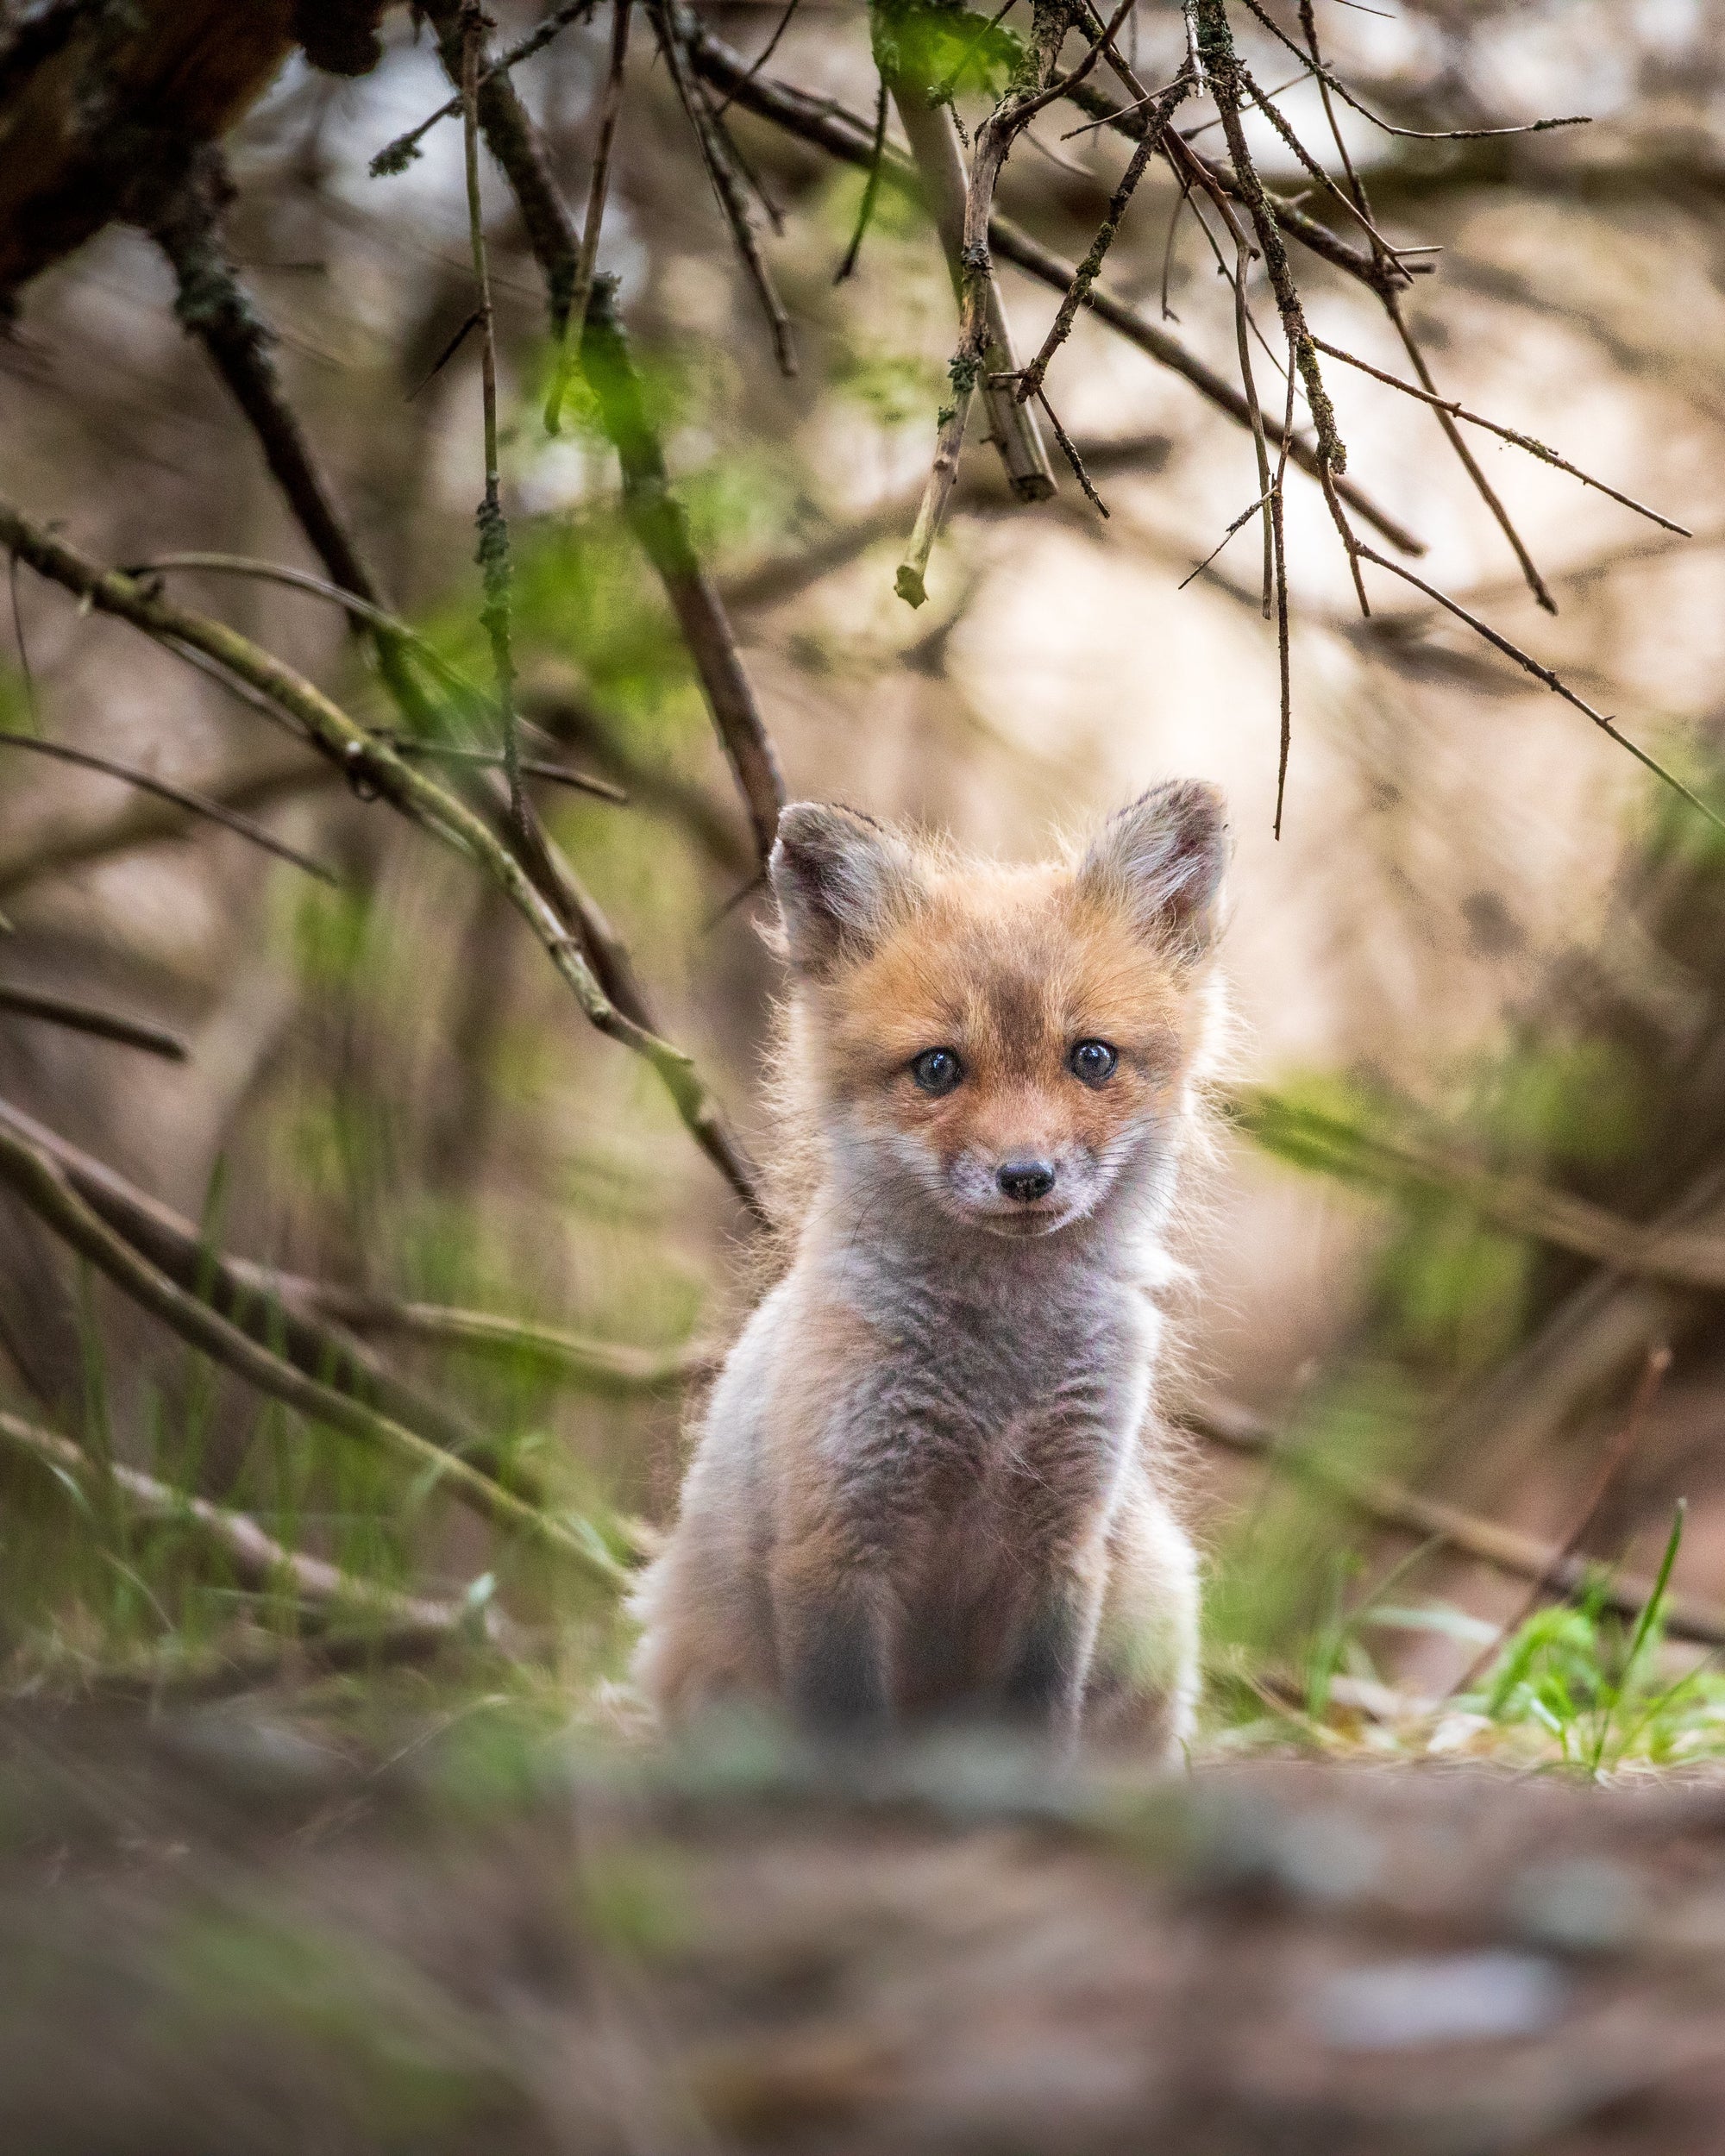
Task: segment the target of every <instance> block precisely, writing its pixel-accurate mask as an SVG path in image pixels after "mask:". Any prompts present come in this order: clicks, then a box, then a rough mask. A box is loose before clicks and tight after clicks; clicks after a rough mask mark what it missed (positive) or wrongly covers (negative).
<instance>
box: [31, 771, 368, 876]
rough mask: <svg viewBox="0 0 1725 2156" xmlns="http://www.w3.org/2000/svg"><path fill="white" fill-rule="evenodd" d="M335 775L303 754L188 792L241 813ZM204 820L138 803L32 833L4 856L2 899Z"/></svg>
mask: <svg viewBox="0 0 1725 2156" xmlns="http://www.w3.org/2000/svg"><path fill="white" fill-rule="evenodd" d="M335 777H336V774H335V773H333V772H332V771H331V770H330V768H329V765H328V764H326V763H321V762H318V761H315V760H314V759H312V758H311V757H308V756H306V755H303V754H302V755H296V756H295V757H294V759H293V761H292V763H291V764H273V765H267V766H265V767H263V768H260V769H255V770H249V771H242V772H240V773H239V774H236V775H235V776H234V777H231V778H211V779H210V780H206V782H205V783H204V785H203V786H202V787H198V788H196V789H188V790H189V791H195V792H196V793H198V797H199V798H200V799H203V800H205V801H210V802H214V803H216V804H217V805H220V806H222V807H223V808H229V809H232V810H234V811H235V812H239V811H242V810H245V809H258V808H265V807H267V806H268V805H270V804H271V803H272V802H274V801H281V800H287V799H292V798H293V797H294V796H295V795H297V794H300V793H309V792H311V791H312V790H313V789H314V788H316V787H324V786H329V785H330V784H331V783H332V782H333V781H334V780H335ZM198 822H199V818H198V816H197V815H195V814H194V813H193V812H192V811H191V809H189V808H185V807H181V806H179V805H177V804H174V803H171V802H157V801H138V802H134V803H133V804H132V805H130V806H129V807H128V808H125V809H122V811H121V812H119V814H118V815H115V816H104V817H101V818H78V820H76V821H74V820H72V819H71V818H64V819H61V820H60V821H57V822H54V823H51V824H48V825H47V828H46V829H45V830H38V831H35V832H33V833H27V834H26V835H25V837H22V839H20V840H18V841H17V842H16V843H15V844H14V845H13V846H12V847H11V848H10V849H9V850H7V851H5V852H3V853H0V897H3V896H9V894H10V893H13V892H15V891H22V890H24V889H26V888H27V887H28V886H29V885H31V884H33V883H38V882H40V881H41V880H42V878H43V877H45V876H53V875H64V874H68V873H70V872H71V871H72V870H74V869H78V868H90V867H91V866H93V865H94V864H95V863H97V862H102V861H109V860H112V859H113V858H114V856H116V855H117V854H125V853H132V852H134V851H136V850H138V849H141V848H143V847H146V846H160V845H163V844H166V843H170V842H172V841H173V840H178V839H183V838H186V837H190V836H191V833H192V832H193V831H194V830H196V829H197V827H198Z"/></svg>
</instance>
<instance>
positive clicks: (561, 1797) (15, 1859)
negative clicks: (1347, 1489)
mask: <svg viewBox="0 0 1725 2156" xmlns="http://www.w3.org/2000/svg"><path fill="white" fill-rule="evenodd" d="M356 1704H357V1711H356ZM0 1940H4V1941H5V1942H6V1946H5V1949H4V1952H3V1953H0V2146H3V2147H7V2148H12V2149H17V2150H19V2151H26V2150H28V2151H29V2152H31V2156H107V2153H108V2152H114V2156H120V2153H121V2152H125V2156H134V2153H135V2152H136V2153H141V2152H145V2151H149V2152H156V2151H162V2152H166V2151H170V2150H171V2151H173V2152H174V2156H204V2152H208V2156H254V2152H256V2153H260V2156H275V2153H276V2152H278V2151H279V2152H281V2153H282V2156H287V2152H290V2151H291V2152H294V2153H295V2156H301V2153H302V2152H307V2151H315V2152H317V2156H347V2153H348V2152H354V2156H361V2153H363V2156H372V2152H376V2151H391V2152H394V2151H401V2152H404V2153H405V2152H407V2151H410V2150H411V2151H412V2152H414V2153H415V2156H424V2153H426V2152H434V2153H435V2152H440V2151H444V2150H449V2151H452V2152H453V2151H455V2150H461V2151H464V2152H465V2151H468V2150H473V2149H476V2148H479V2147H484V2148H486V2150H488V2151H490V2152H495V2153H496V2156H515V2152H517V2151H519V2152H527V2151H532V2152H540V2151H547V2152H549V2151H553V2150H556V2151H580V2152H581V2156H611V2153H612V2152H617V2156H647V2153H648V2152H650V2153H651V2156H682V2152H685V2151H687V2152H690V2156H694V2153H695V2152H711V2151H714V2150H719V2149H738V2150H756V2149H761V2150H771V2151H775V2152H786V2153H787V2156H803V2153H804V2152H806V2153H807V2156H817V2153H819V2156H826V2153H827V2152H831V2153H832V2156H838V2153H839V2152H850V2151H856V2152H864V2151H867V2152H874V2151H881V2152H894V2156H899V2153H900V2152H909V2153H914V2152H919V2151H927V2152H930V2156H934V2152H940V2156H951V2153H952V2152H963V2151H977V2152H984V2151H986V2152H999V2153H1000V2156H1014V2153H1018V2152H1022V2156H1091V2153H1092V2152H1096V2153H1097V2156H1101V2152H1111V2153H1112V2152H1120V2156H1126V2152H1133V2153H1134V2156H1143V2152H1146V2151H1151V2150H1154V2151H1157V2152H1158V2153H1160V2152H1167V2153H1168V2156H1234V2152H1242V2153H1243V2152H1247V2151H1252V2152H1260V2151H1261V2152H1264V2156H1270V2152H1274V2156H1306V2153H1307V2152H1309V2153H1310V2156H1356V2152H1357V2153H1358V2156H1402V2152H1409V2153H1410V2156H1411V2153H1412V2152H1419V2156H1487V2153H1488V2152H1492V2153H1495V2152H1499V2151H1505V2152H1507V2151H1512V2150H1513V2151H1516V2152H1523V2151H1525V2152H1540V2153H1541V2156H1559V2152H1561V2156H1608V2152H1609V2153H1610V2156H1632V2153H1633V2156H1640V2153H1641V2152H1647V2156H1652V2153H1653V2152H1654V2151H1658V2152H1659V2156H1689V2153H1690V2152H1691V2151H1693V2152H1696V2156H1702V2152H1711V2151H1715V2150H1717V2149H1718V2148H1719V2147H1721V2146H1722V2143H1725V2125H1722V2122H1725V1775H1721V1774H1719V1773H1717V1772H1714V1771H1676V1772H1665V1773H1659V1774H1654V1773H1647V1772H1640V1773H1634V1774H1629V1775H1625V1776H1620V1777H1616V1778H1615V1779H1613V1780H1609V1781H1607V1782H1605V1783H1599V1782H1597V1781H1584V1780H1582V1779H1579V1778H1577V1777H1573V1776H1570V1775H1566V1774H1563V1773H1553V1772H1541V1773H1512V1772H1509V1771H1505V1770H1503V1769H1502V1768H1501V1767H1490V1766H1484V1765H1481V1764H1477V1763H1446V1764H1424V1765H1418V1764H1369V1763H1366V1762H1364V1761H1357V1762H1352V1763H1350V1762H1346V1761H1341V1760H1325V1761H1313V1760H1300V1759H1294V1758H1279V1759H1278V1758H1260V1759H1247V1760H1232V1761H1229V1760H1220V1759H1218V1760H1214V1761H1211V1762H1209V1763H1205V1762H1202V1761H1201V1762H1200V1763H1199V1764H1197V1766H1196V1767H1195V1771H1193V1773H1192V1774H1190V1775H1189V1776H1182V1777H1177V1778H1175V1779H1172V1780H1170V1781H1167V1782H1164V1783H1159V1784H1156V1785H1146V1784H1145V1781H1144V1779H1143V1777H1142V1776H1141V1774H1140V1775H1126V1774H1121V1773H1113V1774H1110V1773H1106V1772H1092V1773H1089V1774H1085V1775H1075V1774H1068V1773H1063V1772H1057V1771H1054V1770H1052V1769H1051V1767H1049V1766H1048V1765H1047V1764H1044V1763H1040V1762H1038V1760H1037V1759H1035V1758H1032V1757H1030V1756H1027V1755H1025V1754H1020V1753H1015V1752H1011V1751H1009V1750H1002V1749H1000V1747H999V1746H998V1745H990V1744H988V1743H984V1742H982V1741H981V1740H977V1739H969V1740H966V1741H963V1742H961V1741H959V1740H957V1739H951V1740H948V1741H947V1742H945V1743H944V1744H941V1745H934V1746H930V1747H925V1748H922V1749H919V1750H913V1751H906V1752H901V1753H899V1754H896V1755H893V1756H890V1757H881V1758H875V1759H873V1760H872V1761H870V1762H869V1763H867V1764H864V1765H862V1766H860V1767H858V1768H856V1769H853V1770H848V1771H847V1770H842V1769H840V1768H839V1767H837V1766H835V1765H834V1764H832V1763H831V1762H827V1763H822V1762H819V1761H816V1760H813V1759H811V1758H806V1757H799V1756H797V1755H794V1754H792V1753H788V1752H786V1751H785V1750H784V1749H783V1748H782V1747H781V1746H778V1745H774V1744H772V1743H769V1742H768V1741H767V1740H766V1739H764V1738H763V1737H762V1735H761V1734H760V1733H750V1732H746V1731H741V1730H739V1731H737V1732H735V1733H732V1734H731V1737H730V1738H729V1739H727V1740H726V1741H724V1742H723V1743H714V1744H712V1745H708V1746H706V1748H704V1749H703V1750H702V1751H701V1752H699V1753H693V1754H687V1755H681V1756H679V1755H669V1754H663V1753H659V1754H648V1753H645V1752H641V1751H639V1750H631V1749H630V1748H629V1747H626V1746H620V1745H618V1743H617V1741H616V1740H615V1739H614V1738H613V1739H607V1738H606V1737H605V1736H604V1735H603V1734H595V1733H582V1732H580V1731H576V1732H571V1731H570V1730H569V1729H568V1727H563V1728H561V1729H557V1728H554V1727H549V1726H548V1723H547V1720H546V1719H545V1718H544V1717H543V1715H537V1716H536V1715H534V1714H526V1713H524V1712H523V1711H522V1710H521V1708H520V1706H519V1703H518V1702H511V1701H510V1700H508V1699H505V1698H503V1697H502V1696H500V1695H476V1696H469V1697H467V1699H465V1700H464V1701H462V1702H461V1704H460V1705H458V1706H450V1705H449V1703H448V1702H444V1703H443V1704H442V1706H441V1707H440V1708H437V1709H436V1710H433V1709H432V1708H430V1707H429V1705H428V1703H427V1702H426V1700H425V1699H424V1698H423V1696H422V1697H417V1698H416V1697H415V1696H414V1695H412V1693H411V1689H410V1690H408V1691H405V1692H401V1693H398V1694H395V1695H392V1696H391V1697H390V1698H389V1699H387V1700H385V1701H380V1698H379V1696H378V1695H377V1694H376V1693H375V1691H371V1692H367V1694H365V1695H363V1697H361V1695H359V1694H358V1693H356V1692H355V1691H354V1690H353V1689H349V1690H348V1693H347V1694H346V1695H345V1696H331V1695H326V1696H325V1697H324V1698H323V1701H322V1702H321V1703H318V1702H316V1700H315V1699H314V1698H311V1697H304V1696H296V1695H291V1694H286V1693H283V1694H279V1695H269V1696H267V1697H259V1696H256V1695H253V1696H249V1697H248V1698H245V1699H242V1700H238V1701H231V1702H208V1703H204V1704H198V1705H191V1706H187V1705H180V1706H177V1707H173V1708H170V1707H167V1706H165V1705H162V1704H160V1703H158V1704H157V1705H155V1706H154V1707H152V1708H143V1707H141V1706H140V1705H139V1704H137V1703H135V1702H132V1703H127V1704H113V1703H108V1704H93V1703H91V1702H83V1703H81V1704H78V1705H75V1706H72V1705H60V1706H56V1705H53V1704H50V1703H47V1702H41V1701H38V1702H22V1703H14V1704H12V1705H11V1706H9V1708H6V1709H5V1710H4V1711H3V1714H0Z"/></svg>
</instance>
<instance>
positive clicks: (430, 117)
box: [369, 0, 628, 179]
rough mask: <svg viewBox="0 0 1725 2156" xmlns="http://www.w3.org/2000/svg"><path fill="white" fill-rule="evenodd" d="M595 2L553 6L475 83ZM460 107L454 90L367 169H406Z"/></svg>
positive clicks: (383, 172)
mask: <svg viewBox="0 0 1725 2156" xmlns="http://www.w3.org/2000/svg"><path fill="white" fill-rule="evenodd" d="M627 4H628V0H624V6H625V7H626V6H627ZM597 5H598V0H564V4H563V5H562V6H561V7H559V8H553V9H552V10H551V12H550V13H549V15H548V16H546V17H545V20H544V21H543V22H541V23H539V24H537V25H536V27H535V28H533V29H531V30H530V31H529V32H528V34H527V35H526V36H525V37H524V38H522V39H521V40H520V41H518V42H517V43H516V44H514V45H511V47H510V48H509V50H508V51H507V52H506V53H499V54H498V56H497V58H496V59H495V60H492V61H491V62H490V63H489V64H488V65H487V66H486V67H485V69H484V70H483V71H482V72H481V73H480V78H479V83H478V85H477V86H478V87H479V88H480V89H483V88H484V87H485V85H486V84H487V83H488V82H489V81H490V80H491V78H492V76H493V75H506V74H507V73H508V72H509V71H510V69H511V67H518V66H520V65H521V63H522V61H523V60H531V59H532V58H533V56H534V54H535V53H543V51H544V49H545V47H547V46H548V45H549V43H550V42H551V40H552V39H553V38H554V37H555V36H556V35H557V34H558V32H559V31H560V30H565V29H567V28H568V26H569V24H570V23H572V22H582V21H584V20H585V19H586V16H590V15H591V14H592V13H593V9H594V8H595V7H596V6H597ZM460 110H461V92H460V91H456V93H455V96H454V97H450V98H449V99H448V100H447V101H446V102H445V103H442V104H441V105H439V106H438V108H437V110H436V111H435V112H430V113H427V115H426V116H425V117H424V118H423V120H422V121H421V122H419V124H418V125H417V127H411V128H408V130H407V132H406V133H405V135H397V136H396V137H395V139H394V141H391V142H386V143H385V145H384V147H382V148H381V149H380V151H379V152H378V154H377V155H376V156H375V157H374V158H373V160H372V161H371V165H370V167H369V169H370V172H371V176H372V178H373V179H386V178H388V177H390V176H391V175H392V174H393V173H396V172H405V171H406V170H407V168H408V166H410V165H411V164H412V162H413V161H414V160H415V159H416V158H417V157H418V156H419V155H420V148H419V145H420V144H421V142H423V141H424V139H425V137H426V136H427V135H429V134H430V132H431V130H432V128H435V127H436V125H437V123H438V122H439V121H440V120H453V119H454V118H455V115H456V114H457V113H458V112H459V111H460Z"/></svg>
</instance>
